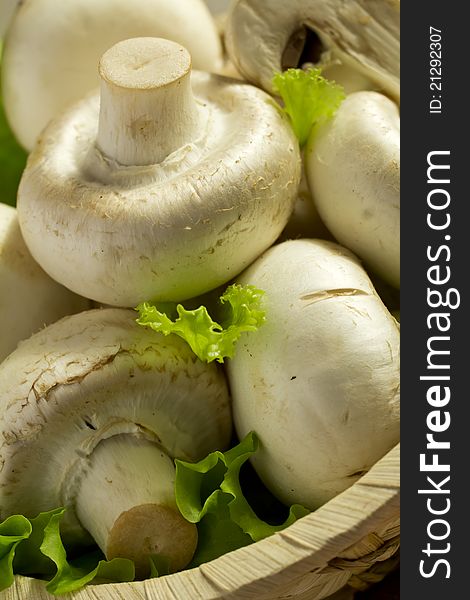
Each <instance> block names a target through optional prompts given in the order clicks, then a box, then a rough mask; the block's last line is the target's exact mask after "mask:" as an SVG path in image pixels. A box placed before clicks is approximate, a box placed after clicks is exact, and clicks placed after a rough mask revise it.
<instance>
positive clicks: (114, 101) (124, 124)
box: [97, 38, 199, 166]
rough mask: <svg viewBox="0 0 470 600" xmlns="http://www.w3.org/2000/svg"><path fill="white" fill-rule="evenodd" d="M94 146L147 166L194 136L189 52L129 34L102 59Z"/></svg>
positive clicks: (194, 106) (119, 159)
mask: <svg viewBox="0 0 470 600" xmlns="http://www.w3.org/2000/svg"><path fill="white" fill-rule="evenodd" d="M99 73H100V76H101V105H100V117H99V127H98V137H97V146H98V148H99V149H100V150H101V151H102V152H103V153H104V154H105V155H107V156H108V157H109V158H112V159H114V160H116V161H117V162H118V163H120V164H122V165H126V166H132V165H135V166H138V165H151V164H157V163H161V162H163V160H165V158H166V157H167V156H168V155H169V154H171V153H172V152H174V151H175V150H177V149H178V148H181V147H182V146H183V145H185V144H187V143H188V142H191V141H192V140H193V139H195V138H196V137H197V130H198V125H199V114H198V107H197V104H196V101H195V99H194V96H193V94H192V90H191V82H190V74H191V56H190V54H189V52H188V51H187V50H186V49H185V48H183V47H182V46H180V45H179V44H177V43H175V42H171V41H169V40H164V39H160V38H133V39H130V40H124V41H123V42H119V43H118V44H115V45H114V46H113V47H112V48H110V49H109V50H108V51H107V52H105V53H104V54H103V56H102V58H101V61H100V65H99Z"/></svg>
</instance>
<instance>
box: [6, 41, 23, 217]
mask: <svg viewBox="0 0 470 600" xmlns="http://www.w3.org/2000/svg"><path fill="white" fill-rule="evenodd" d="M1 55H2V45H1V41H0V63H1ZM26 157H27V155H26V152H25V151H24V150H23V149H22V148H21V146H20V145H19V144H18V142H17V141H16V140H15V138H14V136H13V133H12V132H11V130H10V127H9V126H8V123H7V120H6V117H5V113H4V110H3V103H2V90H1V87H0V182H1V189H0V202H3V203H5V204H10V205H11V206H15V205H16V192H17V190H18V184H19V182H20V179H21V175H22V173H23V169H24V167H25V165H26Z"/></svg>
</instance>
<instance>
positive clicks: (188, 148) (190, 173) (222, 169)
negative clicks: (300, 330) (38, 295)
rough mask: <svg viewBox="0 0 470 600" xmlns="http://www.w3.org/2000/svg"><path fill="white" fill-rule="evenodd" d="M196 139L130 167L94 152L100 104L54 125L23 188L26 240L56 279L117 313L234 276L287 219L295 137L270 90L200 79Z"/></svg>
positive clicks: (295, 177) (95, 101)
mask: <svg viewBox="0 0 470 600" xmlns="http://www.w3.org/2000/svg"><path fill="white" fill-rule="evenodd" d="M191 82H192V88H193V93H194V96H195V98H196V102H197V104H198V108H199V112H200V115H201V116H202V117H201V121H203V124H202V125H201V127H200V129H199V131H198V137H197V139H193V140H192V141H189V142H188V143H186V144H184V145H183V146H182V147H181V148H179V150H176V151H174V152H172V153H171V154H170V155H169V156H168V157H167V158H166V159H165V160H164V161H163V162H161V163H160V164H153V165H148V166H139V167H123V166H122V165H119V164H117V163H116V162H114V161H112V160H110V159H108V158H106V157H105V156H104V155H103V154H102V153H101V152H100V151H99V150H98V149H97V148H96V146H95V140H96V137H97V130H98V113H99V97H98V95H97V94H93V95H92V96H89V97H88V98H87V99H85V100H84V101H82V102H80V103H78V104H76V105H74V106H73V107H72V108H70V109H69V110H68V111H67V112H66V113H65V114H64V115H63V116H61V117H60V118H58V119H56V120H54V121H53V122H52V123H51V124H50V125H49V126H48V127H47V128H46V129H45V131H44V132H43V134H42V136H41V140H40V142H39V143H38V145H37V146H36V148H35V150H34V151H33V152H32V153H31V155H30V157H29V160H28V164H27V167H26V169H25V172H24V174H23V178H22V181H21V183H20V188H19V192H18V212H19V217H20V225H21V229H22V232H23V236H24V238H25V240H26V243H27V245H28V247H29V249H30V251H31V253H32V254H33V256H34V257H35V259H36V260H37V261H38V262H39V264H40V265H41V266H42V267H43V268H44V270H45V271H47V272H48V273H49V274H50V275H51V277H53V278H54V279H56V280H57V281H60V282H61V283H62V284H63V285H65V286H66V287H68V288H69V289H71V290H73V291H76V292H78V293H81V294H82V295H86V296H87V297H89V298H92V299H93V300H96V301H98V302H102V303H104V304H110V305H113V306H135V305H136V304H138V303H139V302H141V301H146V300H149V299H153V300H162V301H171V300H177V301H180V300H183V299H186V298H190V297H193V296H196V295H199V294H202V293H204V292H206V291H208V290H211V289H213V288H215V287H217V286H219V285H222V284H223V283H225V282H227V281H228V280H230V279H231V278H232V277H234V276H235V275H236V274H237V273H239V272H240V271H242V270H243V269H244V268H245V267H246V266H248V265H249V264H250V263H251V262H252V261H253V260H254V259H255V258H256V257H257V256H258V255H259V254H261V252H263V251H264V250H265V249H266V248H268V247H269V246H270V245H271V244H272V243H273V242H274V241H275V240H276V238H277V237H278V235H279V234H280V233H281V231H282V229H283V227H284V226H285V224H286V223H287V221H288V219H289V216H290V213H291V211H292V208H293V204H294V202H295V198H296V194H297V188H298V184H299V180H300V172H301V160H300V152H299V148H298V143H297V140H296V139H295V136H294V134H293V132H292V129H291V127H290V125H289V123H288V120H287V118H286V117H285V115H284V114H282V113H281V111H279V110H278V107H277V105H276V103H275V102H274V101H273V100H272V98H270V97H269V96H268V95H267V94H266V93H265V92H263V91H261V90H259V89H257V88H255V87H253V86H251V85H249V84H246V83H242V82H239V81H235V80H231V79H226V78H224V77H219V76H216V75H209V74H207V73H202V72H193V73H192V77H191Z"/></svg>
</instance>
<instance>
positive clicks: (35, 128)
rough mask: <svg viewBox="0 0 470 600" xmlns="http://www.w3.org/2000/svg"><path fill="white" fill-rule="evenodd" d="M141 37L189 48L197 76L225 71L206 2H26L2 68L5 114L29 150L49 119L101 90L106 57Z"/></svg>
mask: <svg viewBox="0 0 470 600" xmlns="http://www.w3.org/2000/svg"><path fill="white" fill-rule="evenodd" d="M2 1H3V0H2ZM143 36H156V37H163V38H167V39H170V40H174V41H176V42H178V43H180V44H182V45H184V46H185V47H187V48H188V49H189V51H190V52H191V56H192V58H193V62H194V66H195V68H197V69H202V70H204V71H218V69H219V68H221V66H222V50H221V44H220V40H219V36H218V33H217V29H216V27H215V24H214V21H213V18H212V17H211V15H210V13H209V11H208V9H207V7H206V5H205V3H204V2H203V0H178V1H177V2H174V1H173V0H132V1H129V0H67V1H65V2H57V0H25V1H24V2H22V3H21V5H20V6H19V8H18V10H17V12H16V14H15V16H14V19H13V21H12V23H11V25H10V28H9V30H8V35H7V39H6V42H5V51H4V57H3V64H2V79H3V82H2V84H3V95H4V104H5V111H6V114H7V117H8V120H9V122H10V125H11V127H12V129H13V132H14V133H15V135H16V137H17V138H18V140H19V142H20V143H21V144H22V145H23V146H24V147H25V148H26V149H27V150H29V151H30V150H31V149H32V148H33V146H34V143H35V141H36V140H37V138H38V136H39V133H40V132H41V130H42V129H43V128H44V126H45V125H46V124H47V123H48V122H49V121H50V119H52V118H53V117H54V116H55V115H57V114H58V113H59V112H61V111H62V110H63V109H65V108H66V107H67V106H68V105H70V104H72V103H73V102H76V101H78V100H80V99H81V98H83V97H84V96H85V94H87V93H88V92H89V91H90V90H93V89H94V88H95V87H96V86H98V84H99V80H98V76H97V72H96V65H97V63H98V61H99V58H100V56H101V55H102V54H103V53H104V52H105V51H106V50H107V49H108V48H110V47H111V46H112V45H113V44H115V43H117V42H119V41H121V40H124V39H128V38H132V37H143Z"/></svg>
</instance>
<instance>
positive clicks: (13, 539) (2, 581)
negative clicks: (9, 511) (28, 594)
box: [0, 515, 32, 590]
mask: <svg viewBox="0 0 470 600" xmlns="http://www.w3.org/2000/svg"><path fill="white" fill-rule="evenodd" d="M31 530H32V527H31V523H30V522H29V521H28V519H27V518H26V517H23V516H21V515H13V516H12V517H8V519H6V520H5V521H3V523H0V590H4V589H6V588H7V587H10V585H11V584H12V583H13V560H14V558H15V552H16V550H17V548H18V545H19V544H20V543H21V542H22V541H23V540H25V539H27V538H28V537H29V536H30V535H31Z"/></svg>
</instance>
